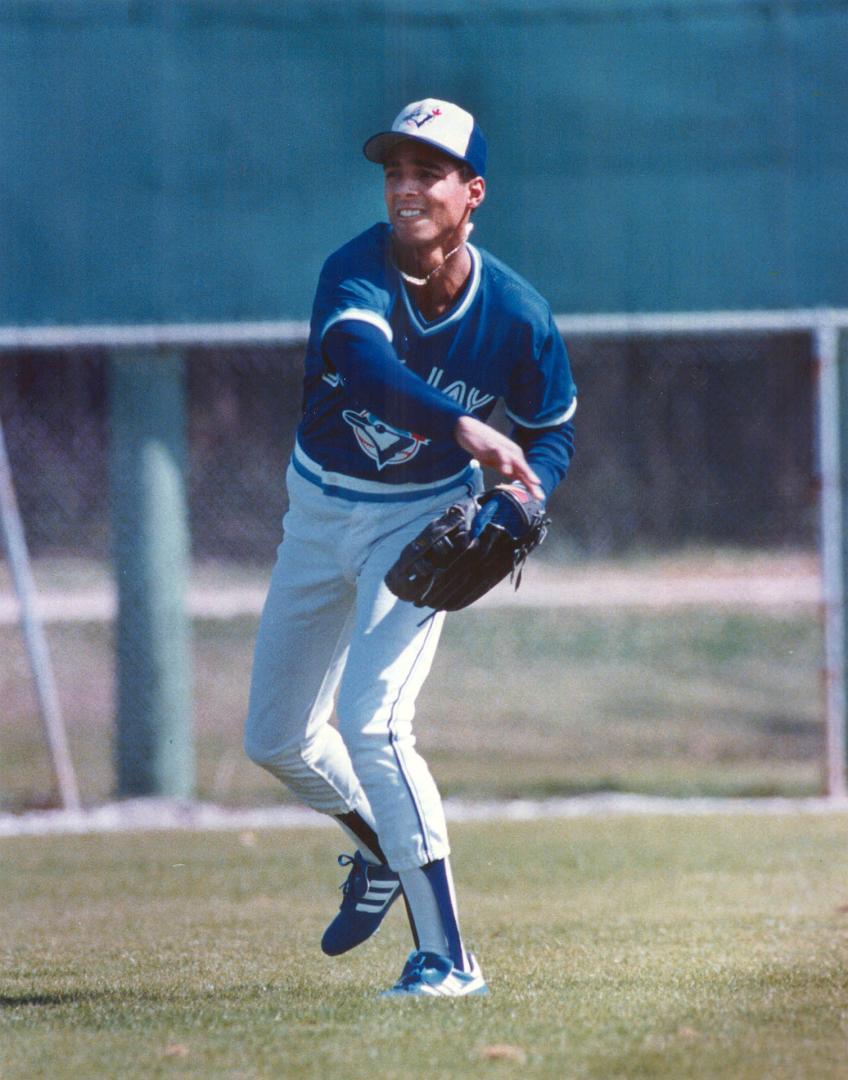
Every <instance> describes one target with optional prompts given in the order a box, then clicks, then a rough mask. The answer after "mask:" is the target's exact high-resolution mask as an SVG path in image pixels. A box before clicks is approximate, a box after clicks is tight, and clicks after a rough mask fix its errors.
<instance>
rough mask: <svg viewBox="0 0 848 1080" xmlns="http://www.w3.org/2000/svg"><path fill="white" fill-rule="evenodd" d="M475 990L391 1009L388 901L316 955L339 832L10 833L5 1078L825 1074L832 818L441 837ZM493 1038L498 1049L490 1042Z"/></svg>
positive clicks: (400, 936)
mask: <svg viewBox="0 0 848 1080" xmlns="http://www.w3.org/2000/svg"><path fill="white" fill-rule="evenodd" d="M453 842H454V866H455V871H456V876H457V880H458V887H459V891H460V901H461V907H462V914H463V922H464V928H465V934H466V938H467V939H468V941H469V942H470V943H471V944H472V946H473V947H474V948H475V949H476V951H477V952H478V955H479V957H480V959H481V962H482V963H483V966H484V971H485V973H486V975H487V978H488V980H489V982H490V985H491V989H492V994H491V996H490V997H489V998H487V999H474V1000H470V999H468V1000H463V1001H453V1002H449V1001H417V1002H416V1001H410V1002H401V1003H398V1002H388V1001H381V1000H380V999H379V998H378V997H376V994H377V992H378V991H379V990H380V989H382V988H383V987H385V986H386V985H388V984H389V983H390V982H391V981H393V979H394V977H396V975H397V974H398V971H399V968H400V966H401V963H402V959H403V956H404V954H405V951H406V949H407V948H408V932H407V929H406V927H405V920H404V916H403V912H402V910H401V908H400V906H398V907H396V908H395V909H394V910H393V911H392V913H391V914H390V916H389V918H388V920H387V923H386V926H385V927H384V929H383V931H382V932H381V934H380V935H379V937H377V938H376V939H374V940H373V941H372V942H369V943H367V944H366V945H365V946H363V947H362V948H361V949H359V950H357V951H356V952H354V953H352V954H350V955H349V956H348V957H344V958H339V959H336V960H329V959H327V958H325V957H323V956H322V954H321V953H320V951H319V950H318V946H317V941H318V938H319V936H320V933H321V931H322V929H323V926H324V925H325V923H326V921H327V920H328V919H329V917H330V915H331V914H332V913H333V911H334V910H335V906H336V903H337V901H338V892H337V891H336V888H335V887H336V885H337V884H338V881H339V872H338V870H337V868H336V867H335V866H334V860H333V857H334V855H335V853H336V852H337V850H338V848H337V846H336V844H337V837H336V835H335V834H334V833H333V832H332V831H326V832H325V831H319V832H285V833H283V832H260V833H256V834H251V833H248V834H241V835H239V834H237V833H232V834H193V833H173V834H140V835H130V836H93V837H83V838H68V837H63V838H50V839H48V838H42V839H18V840H5V841H2V843H0V858H2V863H3V884H2V890H3V908H4V911H3V931H2V939H1V940H2V971H0V1006H2V1007H0V1075H2V1077H3V1080H33V1078H39V1077H49V1078H50V1080H65V1078H74V1080H77V1078H89V1077H91V1078H103V1077H109V1078H111V1077H115V1078H118V1077H120V1078H122V1080H133V1078H136V1077H138V1078H142V1077H143V1078H145V1080H149V1078H157V1077H172V1076H173V1077H198V1078H203V1080H215V1078H219V1077H220V1078H233V1080H236V1078H241V1080H248V1078H249V1080H258V1078H263V1080H265V1078H268V1080H272V1078H273V1080H277V1078H281V1077H305V1078H310V1077H315V1078H322V1080H326V1078H335V1077H339V1078H345V1080H359V1078H363V1080H364V1078H368V1080H374V1078H377V1080H385V1078H390V1077H398V1078H406V1077H410V1076H427V1077H433V1078H448V1077H450V1078H454V1077H456V1078H460V1077H462V1078H464V1077H472V1076H473V1077H493V1078H501V1077H522V1078H523V1077H546V1078H547V1077H550V1078H556V1080H563V1078H567V1080H577V1078H599V1080H616V1078H627V1080H630V1078H640V1077H653V1078H667V1080H686V1078H703V1080H763V1078H768V1080H799V1078H810V1080H812V1078H815V1080H830V1078H833V1080H836V1078H837V1077H844V1076H845V1046H846V1039H847V1038H848V914H846V911H848V885H846V880H848V849H846V845H845V818H844V817H840V816H837V815H833V816H829V817H782V818H763V817H734V818H688V819H679V818H660V819H649V818H643V819H627V818H619V819H610V820H598V821H592V820H580V821H545V822H536V823H512V824H504V823H498V824H497V825H482V824H477V825H465V826H454V828H453ZM498 1048H500V1049H498Z"/></svg>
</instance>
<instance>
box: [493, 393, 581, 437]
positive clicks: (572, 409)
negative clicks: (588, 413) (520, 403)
mask: <svg viewBox="0 0 848 1080" xmlns="http://www.w3.org/2000/svg"><path fill="white" fill-rule="evenodd" d="M504 412H505V413H506V415H507V416H508V417H509V419H510V420H511V421H512V422H513V424H520V425H521V427H526V428H533V429H535V428H547V427H556V426H557V425H558V424H564V423H565V422H566V420H570V419H571V418H572V416H574V414H575V413H576V412H577V398H574V400H573V401H572V402H571V404H570V405H569V406H568V408H567V409H566V410H565V412H564V413H562V414H561V415H560V416H555V417H553V419H551V420H545V421H544V422H543V423H541V424H540V423H538V422H537V421H532V422H531V421H530V420H524V419H523V418H522V417H520V416H516V415H515V413H514V412H510V410H509V409H506V408H505V409H504Z"/></svg>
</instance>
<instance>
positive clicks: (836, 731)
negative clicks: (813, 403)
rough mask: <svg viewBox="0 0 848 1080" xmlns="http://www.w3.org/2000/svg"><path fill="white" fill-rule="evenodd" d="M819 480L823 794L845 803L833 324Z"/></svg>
mask: <svg viewBox="0 0 848 1080" xmlns="http://www.w3.org/2000/svg"><path fill="white" fill-rule="evenodd" d="M815 349H816V360H817V363H818V408H819V468H820V474H821V552H822V586H823V588H822V596H823V601H822V602H823V607H824V635H825V667H824V680H825V698H826V729H827V735H826V741H827V793H828V795H830V796H831V797H833V798H839V799H841V798H845V796H846V794H848V788H846V753H848V750H847V749H846V715H845V711H846V704H848V692H846V675H848V671H847V670H846V658H845V644H846V641H848V633H846V631H848V627H847V626H846V604H845V597H846V592H848V578H846V574H847V573H848V371H846V365H848V349H846V333H845V331H844V329H843V331H842V332H841V333H840V330H839V327H838V326H837V325H836V324H835V323H832V322H828V323H822V325H820V326H819V327H818V328H817V329H816V331H815Z"/></svg>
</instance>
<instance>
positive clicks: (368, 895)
mask: <svg viewBox="0 0 848 1080" xmlns="http://www.w3.org/2000/svg"><path fill="white" fill-rule="evenodd" d="M339 866H349V867H350V873H349V874H348V876H347V881H345V882H344V884H343V885H342V886H341V888H342V892H343V893H344V897H343V899H342V906H341V907H340V908H339V913H338V915H337V916H336V917H335V919H333V921H332V922H331V923H330V925H329V926H328V927H327V929H326V930H325V931H324V936H323V937H322V938H321V948H322V949H323V950H324V952H325V953H326V954H327V956H341V954H342V953H346V952H347V951H348V949H353V948H355V947H356V946H357V945H361V944H362V942H363V941H367V940H368V938H370V937H371V935H372V934H375V933H376V932H377V930H379V928H380V923H381V922H382V921H383V919H384V918H385V916H386V912H387V911H388V910H389V908H390V907H391V906H392V904H393V903H394V902H395V900H397V898H398V897H399V896H400V894H401V887H400V878H399V877H398V875H397V874H396V873H395V872H394V870H391V869H390V868H389V867H388V866H384V865H382V864H381V865H379V866H378V865H375V864H374V863H368V862H366V861H365V859H363V858H362V854H361V853H360V852H359V851H357V852H356V854H355V855H353V856H351V855H339Z"/></svg>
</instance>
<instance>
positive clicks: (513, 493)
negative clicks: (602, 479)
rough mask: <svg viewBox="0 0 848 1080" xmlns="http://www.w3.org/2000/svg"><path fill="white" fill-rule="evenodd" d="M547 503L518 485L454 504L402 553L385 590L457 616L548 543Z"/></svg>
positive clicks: (517, 578)
mask: <svg viewBox="0 0 848 1080" xmlns="http://www.w3.org/2000/svg"><path fill="white" fill-rule="evenodd" d="M547 527H548V519H547V518H546V517H545V512H544V504H543V503H542V502H541V500H539V499H537V498H535V496H533V495H531V494H530V492H529V491H527V489H526V488H524V487H523V486H522V485H520V484H511V485H501V486H499V487H496V488H492V489H491V490H489V491H486V492H484V493H483V494H482V495H481V496H480V497H479V499H473V498H468V499H464V500H462V501H461V502H459V503H455V504H453V505H452V506H450V507H448V509H447V510H446V511H445V512H444V513H443V514H441V515H440V516H439V517H438V518H436V520H435V521H431V522H430V524H429V525H427V526H426V527H425V528H424V529H423V530H422V531H421V532H420V533H419V534H418V536H417V537H416V538H415V539H414V540H413V541H412V542H411V543H409V544H407V546H406V547H405V548H404V549H403V551H402V552H401V553H400V556H399V558H398V559H397V561H396V562H395V564H394V565H393V566H392V567H391V569H390V570H389V572H388V574H387V575H386V585H387V586H388V587H389V589H390V590H391V591H392V592H393V593H394V594H395V596H398V597H400V599H401V600H408V601H411V602H412V603H413V604H415V606H416V607H429V608H433V609H435V610H437V611H458V610H459V609H460V608H464V607H468V606H469V604H473V603H474V601H475V600H479V599H480V597H481V596H483V595H485V594H486V593H487V592H488V591H489V590H490V589H492V588H494V586H495V585H497V584H498V583H499V582H500V581H502V580H503V579H504V578H505V577H506V576H507V574H512V575H513V578H514V580H515V587H516V588H518V585H519V584H520V582H521V569H522V567H523V565H524V561H525V560H526V558H527V556H528V555H529V554H530V552H531V551H533V550H534V548H536V547H538V545H539V544H541V542H542V541H543V540H544V538H545V535H546V533H547Z"/></svg>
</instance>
